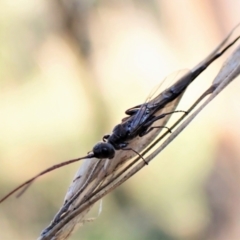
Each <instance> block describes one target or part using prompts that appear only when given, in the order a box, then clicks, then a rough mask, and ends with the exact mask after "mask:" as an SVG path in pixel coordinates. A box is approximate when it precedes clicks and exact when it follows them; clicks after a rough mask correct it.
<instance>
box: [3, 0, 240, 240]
mask: <svg viewBox="0 0 240 240" xmlns="http://www.w3.org/2000/svg"><path fill="white" fill-rule="evenodd" d="M239 9H240V6H239V2H238V1H237V0H230V1H228V2H226V1H221V0H216V1H206V0H204V1H200V0H199V1H187V0H181V1H167V0H152V1H143V0H134V1H133V0H132V1H131V0H129V1H109V0H101V1H100V0H99V1H96V0H95V1H93V0H91V1H90V0H89V1H87V0H84V1H83V0H81V1H80V0H78V1H77V0H70V1H64V0H54V1H43V0H42V1H40V0H36V1H29V0H19V1H12V0H8V1H6V0H3V1H1V3H0V69H1V71H0V116H1V121H0V132H1V134H0V159H1V168H0V174H1V184H0V193H1V195H4V194H5V193H7V192H8V191H9V190H11V189H12V188H13V187H15V186H16V185H18V184H20V183H21V182H23V181H25V180H26V179H28V178H30V177H32V176H33V175H34V174H36V173H38V172H39V171H41V170H42V169H44V168H46V167H48V166H50V165H53V164H55V163H58V162H60V161H63V160H66V159H70V158H75V157H77V156H83V155H85V154H86V152H88V151H90V150H91V147H92V146H93V145H94V143H95V142H96V141H99V140H101V137H102V136H103V135H104V134H105V133H109V132H111V129H112V128H113V127H114V125H116V124H117V123H118V122H120V120H121V119H122V118H123V117H124V114H123V113H124V111H125V110H126V109H127V108H130V107H131V106H134V105H136V104H139V103H141V102H144V101H145V99H146V97H147V96H148V94H149V92H150V91H151V89H152V88H153V87H154V86H155V85H158V84H160V82H161V80H162V79H164V76H166V75H167V74H169V73H171V72H172V71H174V70H176V69H179V68H185V67H192V66H194V65H195V64H197V63H198V62H199V61H201V59H203V58H204V57H205V56H206V55H207V54H208V53H209V52H210V51H211V50H212V49H213V48H214V47H215V46H216V45H217V44H218V43H219V42H220V40H221V39H222V38H223V37H224V36H225V35H226V33H227V32H229V30H230V29H232V27H233V26H235V25H236V23H237V22H238V21H239ZM220 64H221V61H218V63H216V64H214V66H213V67H212V68H211V69H210V70H208V71H207V72H206V73H204V74H203V76H202V77H201V80H202V81H200V80H198V82H197V83H196V84H197V85H196V84H195V83H194V84H193V87H190V88H189V91H188V92H187V94H186V97H185V98H184V99H183V102H182V104H181V105H180V106H179V109H184V110H185V109H187V107H188V106H190V105H191V103H192V102H193V100H194V99H195V98H196V96H197V95H198V94H200V93H201V90H203V89H204V87H206V86H207V85H208V83H209V82H210V81H211V80H212V79H213V77H214V75H215V74H216V72H217V71H218V69H219V67H220ZM234 84H235V87H234V88H233V87H229V88H228V89H227V90H226V91H225V93H224V94H222V95H221V96H220V97H219V98H218V99H217V101H215V102H214V103H213V104H212V105H211V106H210V107H209V108H208V109H206V110H205V111H204V112H203V113H202V115H201V116H200V117H199V118H198V119H196V120H195V122H194V123H192V124H191V125H190V127H189V128H188V129H186V131H185V132H184V133H183V134H182V135H181V136H180V137H179V138H178V139H177V140H176V141H175V142H173V144H171V146H169V147H168V149H166V151H164V152H163V154H161V156H159V157H158V158H157V159H156V160H155V161H154V162H153V163H152V164H150V165H149V166H148V167H146V168H145V169H144V170H143V171H141V172H140V173H139V174H138V175H137V176H135V177H134V178H133V179H131V180H130V181H128V182H127V183H125V184H124V185H123V186H121V187H120V188H119V189H117V190H116V191H114V192H113V193H111V194H110V195H109V196H108V197H106V198H105V199H104V200H103V212H102V213H101V215H100V216H99V217H98V218H97V219H96V220H95V222H93V223H89V224H86V226H84V227H82V228H81V229H80V230H79V231H78V232H77V233H75V235H73V236H72V238H71V239H73V240H74V239H79V238H81V239H89V240H90V239H96V238H97V239H114V240H117V239H131V240H134V239H152V240H154V239H161V240H173V239H216V240H221V239H232V240H234V239H239V235H240V233H239V230H238V228H237V224H236V221H238V220H237V217H236V215H237V213H238V204H237V202H239V201H238V199H239V196H238V195H239V194H238V192H239V188H238V186H236V185H235V183H236V182H237V180H238V179H237V177H236V176H237V175H239V174H238V171H239V170H238V171H237V170H236V169H239V156H240V154H239V150H237V149H238V148H237V143H238V142H239V135H240V134H239V127H238V125H239V120H240V111H239V93H238V89H239V82H235V83H234ZM194 86H195V87H194ZM220 157H221V158H220ZM223 158H224V159H225V160H223ZM78 166H79V165H78V164H75V165H72V166H69V167H66V168H64V169H60V170H58V171H56V172H55V173H51V174H49V175H48V176H46V177H44V178H43V179H42V180H39V181H38V182H36V183H34V184H33V186H31V188H30V189H29V190H28V191H27V192H26V193H25V194H24V196H22V197H21V198H20V199H15V198H13V197H12V198H11V199H8V200H7V201H6V202H5V203H3V204H2V205H1V206H0V216H1V217H0V222H1V229H3V230H2V231H1V233H0V239H6V240H8V239H11V240H12V239H19V240H21V239H24V240H27V239H36V238H37V236H38V235H39V233H40V231H41V230H42V229H43V228H44V227H45V226H46V225H47V224H48V223H49V222H50V221H51V219H52V218H53V216H54V214H55V213H56V212H57V211H58V208H59V206H60V205H61V203H62V201H63V197H64V194H65V192H66V190H67V187H68V185H69V183H70V181H71V179H72V178H73V174H74V172H75V171H76V168H78ZM232 166H233V167H232ZM225 169H228V171H227V172H225V171H224V170H225ZM216 173H220V174H216ZM235 177H236V178H235ZM235 179H236V180H235ZM223 180H224V181H223ZM230 180H231V181H230ZM222 182H224V183H225V184H224V187H223V183H222ZM210 183H214V184H212V185H211V184H210ZM209 184H210V185H209ZM234 185H235V187H233V186H234ZM212 186H213V187H212ZM215 187H216V188H215ZM219 189H220V190H219ZM221 189H222V191H223V192H221ZM225 191H226V194H227V195H228V198H223V197H222V196H224V195H225V194H224V193H225ZM219 198H221V199H223V201H222V202H219V201H218V199H219ZM229 202H230V203H232V204H229ZM233 203H234V204H233ZM230 205H231V206H232V207H231V208H230V207H229V206H230ZM97 207H98V206H96V209H95V211H93V212H92V213H91V214H90V216H97V215H98V209H97ZM220 210H221V211H222V212H221V213H219V212H220ZM226 216H227V219H230V220H231V226H230V225H229V224H227V223H226V221H221V219H223V218H225V217H226ZM230 220H229V221H230ZM228 236H231V237H228Z"/></svg>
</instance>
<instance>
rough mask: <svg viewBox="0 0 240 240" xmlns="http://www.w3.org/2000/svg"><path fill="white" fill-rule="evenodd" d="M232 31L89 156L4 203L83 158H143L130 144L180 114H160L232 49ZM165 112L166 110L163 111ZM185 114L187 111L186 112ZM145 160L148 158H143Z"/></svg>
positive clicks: (131, 112) (130, 114) (134, 111)
mask: <svg viewBox="0 0 240 240" xmlns="http://www.w3.org/2000/svg"><path fill="white" fill-rule="evenodd" d="M231 34H232V32H231V33H230V34H229V35H228V36H227V37H226V38H225V39H224V40H223V42H222V43H221V44H220V45H219V46H218V47H217V48H216V49H215V50H214V51H213V52H212V53H211V54H210V55H209V56H208V57H207V58H206V59H205V60H204V61H203V62H201V63H200V64H198V65H197V66H196V67H195V68H193V69H192V70H191V71H189V72H188V73H187V74H185V75H184V76H183V77H181V78H180V79H179V80H178V81H177V82H176V83H174V84H173V85H172V86H171V87H169V88H167V89H166V90H164V91H163V92H162V93H160V94H159V95H158V96H156V97H155V98H154V99H152V100H150V101H148V102H146V103H144V104H141V105H137V106H135V107H133V108H130V109H128V110H127V111H126V112H125V113H126V114H127V115H128V116H127V117H125V118H124V119H123V120H122V122H121V123H120V124H118V125H116V126H115V128H114V129H113V131H112V133H111V134H110V135H105V136H103V141H102V142H99V143H97V144H96V145H95V146H94V147H93V149H92V151H91V152H90V153H88V155H87V156H85V157H81V158H76V159H72V160H68V161H65V162H62V163H59V164H56V165H54V166H52V167H50V168H48V169H46V170H44V171H42V172H41V173H39V174H38V175H36V176H35V177H33V178H31V179H29V180H28V181H26V182H24V183H23V184H21V185H20V186H18V187H17V188H15V189H14V190H13V191H11V192H10V193H9V194H7V195H6V196H5V197H3V198H2V199H1V200H0V203H1V202H3V201H4V200H5V199H6V198H8V197H9V196H10V195H12V194H13V193H14V192H16V191H17V190H19V189H21V188H22V187H24V186H25V189H26V188H27V187H28V186H29V185H30V184H31V183H32V182H33V181H34V180H35V179H36V178H38V177H40V176H41V175H44V174H46V173H48V172H50V171H53V170H54V169H56V168H60V167H62V166H65V165H68V164H70V163H73V162H77V161H79V160H82V159H87V158H94V157H95V158H98V159H104V158H108V159H112V158H114V156H115V151H116V150H132V151H134V152H135V153H136V154H138V155H139V156H140V157H141V155H140V154H139V153H138V152H136V151H135V150H134V149H132V148H127V146H128V144H129V141H131V140H133V139H134V138H136V137H137V136H139V137H143V136H144V135H146V134H148V133H149V132H151V130H152V129H154V128H164V126H152V124H153V123H154V122H156V121H157V120H159V119H161V118H164V117H165V116H166V115H169V114H172V113H174V112H177V111H172V112H167V113H160V115H159V113H158V112H159V110H161V109H164V108H165V106H166V105H167V104H169V103H171V102H172V101H174V100H175V99H177V98H178V97H180V96H181V95H182V94H183V92H184V91H185V90H186V88H187V87H188V86H189V84H190V83H191V82H192V81H193V80H194V79H195V78H196V77H198V76H199V75H200V74H201V73H202V72H203V71H204V70H205V69H206V68H207V67H208V66H209V65H210V64H211V63H213V62H214V61H215V60H216V59H217V58H219V57H220V56H221V55H222V54H223V53H224V52H225V51H226V50H227V49H229V48H230V47H231V46H232V45H233V44H234V43H235V42H236V41H237V40H238V39H239V38H240V37H237V38H236V39H235V40H233V41H232V42H231V43H230V44H228V45H227V46H226V47H225V48H223V50H221V48H222V47H223V46H224V44H225V43H226V41H227V40H228V39H229V37H230V36H231ZM161 112H162V111H161ZM182 112H183V111H182ZM143 160H144V159H143Z"/></svg>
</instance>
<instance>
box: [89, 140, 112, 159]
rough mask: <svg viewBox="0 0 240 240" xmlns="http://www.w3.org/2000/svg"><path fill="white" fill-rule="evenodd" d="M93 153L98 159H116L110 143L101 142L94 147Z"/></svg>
mask: <svg viewBox="0 0 240 240" xmlns="http://www.w3.org/2000/svg"><path fill="white" fill-rule="evenodd" d="M93 153H94V156H95V157H96V158H109V159H111V158H114V156H115V149H114V147H113V146H112V145H111V144H110V143H105V142H99V143H97V144H96V145H95V146H94V147H93Z"/></svg>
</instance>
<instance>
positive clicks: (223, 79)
mask: <svg viewBox="0 0 240 240" xmlns="http://www.w3.org/2000/svg"><path fill="white" fill-rule="evenodd" d="M238 26H239V25H238ZM232 32H233V31H232ZM232 32H231V33H230V34H229V35H228V36H227V38H226V39H225V40H224V41H223V42H222V43H221V44H220V45H219V46H218V47H217V48H216V49H215V50H214V51H213V52H212V53H211V54H210V55H209V56H208V57H207V58H206V59H205V60H204V61H202V62H201V64H199V65H197V66H196V67H195V68H194V69H196V68H199V66H201V65H203V64H206V63H207V62H208V61H209V59H211V58H212V57H213V56H215V55H216V54H217V53H218V52H219V51H220V50H221V49H222V48H223V47H224V45H225V44H226V42H227V41H228V40H229V37H230V36H231V34H232ZM239 62H240V48H238V49H237V51H235V52H234V54H233V55H232V56H231V57H230V58H229V60H228V61H227V62H226V64H225V65H224V66H223V68H222V69H221V71H220V72H219V74H218V76H217V77H216V78H215V80H214V82H213V85H212V86H211V87H210V88H209V89H210V90H208V91H207V92H205V93H204V94H203V95H202V96H201V97H200V100H202V99H203V98H204V97H205V96H207V95H208V94H211V95H210V96H209V97H208V99H207V100H206V101H205V102H204V103H203V104H202V105H201V106H200V107H199V108H198V109H197V110H196V111H195V112H194V113H193V114H191V115H190V116H189V114H188V118H187V120H185V121H184V122H183V123H182V124H181V125H180V126H179V127H178V128H177V129H176V130H175V131H174V132H173V133H172V134H171V135H170V136H169V137H168V138H167V139H166V140H165V141H164V142H163V143H162V144H161V145H160V146H159V147H158V148H157V149H156V150H154V151H153V152H152V153H148V151H149V149H148V150H147V151H146V152H144V153H143V155H144V154H146V153H147V154H148V156H147V157H146V158H145V160H146V161H147V162H150V161H151V160H152V159H153V158H154V157H155V156H156V155H157V154H159V153H160V152H161V151H162V150H163V149H164V148H165V147H166V146H167V145H168V144H169V143H170V142H171V141H172V140H173V139H174V138H175V137H176V136H177V135H178V134H179V133H180V132H181V131H182V130H183V129H184V128H185V127H186V126H187V125H188V124H189V123H190V122H191V121H192V120H193V119H194V118H195V116H196V115H197V114H198V113H199V112H200V111H201V110H202V109H203V108H204V107H205V106H206V105H207V104H208V103H209V102H210V101H211V100H212V99H213V98H214V97H215V96H216V95H217V94H218V93H219V92H220V91H222V90H223V89H224V88H225V87H226V86H227V84H228V83H229V82H230V81H232V80H233V79H234V78H235V77H236V76H237V75H238V74H239V71H240V66H239V65H240V64H239ZM194 69H193V70H194ZM181 96H182V95H181ZM181 96H179V98H177V99H175V100H174V101H173V102H171V104H173V105H171V104H167V106H166V108H168V109H167V110H166V112H167V111H173V110H174V109H175V107H176V106H177V104H178V102H179V101H180V99H181ZM200 100H199V101H197V103H196V104H194V106H193V107H192V108H191V109H190V110H189V113H190V112H191V111H192V110H193V108H194V107H196V106H197V104H198V103H199V102H200ZM161 113H162V110H159V112H157V113H156V115H160V114H161ZM169 118H170V115H169V116H167V117H165V118H163V119H160V120H158V121H156V123H154V125H155V126H163V125H165V124H166V123H167V121H168V120H169ZM182 119H183V118H181V120H182ZM179 123H180V121H179V122H178V123H177V124H179ZM177 124H176V125H177ZM161 130H162V129H159V128H155V129H154V130H153V131H152V132H151V134H147V135H145V136H144V137H136V138H135V139H133V140H131V141H130V143H129V147H132V148H133V149H134V150H136V151H138V152H142V151H143V150H144V149H145V148H146V147H147V146H149V144H150V143H152V142H153V140H154V139H155V138H156V137H157V135H158V134H159V133H160V132H161ZM165 135H166V134H165ZM165 135H164V136H165ZM136 143H137V144H136ZM152 147H153V146H152V145H151V146H150V148H152ZM135 156H136V154H135V153H134V152H131V151H124V150H119V151H117V152H116V155H115V157H114V158H113V159H111V160H108V159H101V160H99V159H95V158H93V159H87V160H85V161H84V162H83V164H82V166H81V167H80V169H79V170H78V172H77V174H76V175H75V177H74V180H73V182H72V184H71V186H70V187H69V189H68V192H67V194H66V197H65V200H64V205H63V206H62V208H61V209H60V210H59V212H58V214H57V215H56V216H55V218H54V220H53V221H52V223H51V224H50V225H49V227H48V228H46V229H45V230H44V231H43V233H42V234H41V236H40V237H39V238H38V239H39V240H50V239H51V240H53V239H54V240H65V239H68V238H69V236H70V234H71V233H72V232H73V231H74V229H77V226H78V225H79V224H80V225H83V224H84V223H85V222H86V221H88V219H87V217H86V215H87V214H88V212H89V211H90V209H91V208H92V207H93V205H94V204H95V203H96V202H97V201H98V200H100V199H102V198H103V197H104V196H105V195H106V194H108V193H109V192H111V191H112V190H113V189H115V188H116V187H118V186H119V185H121V184H122V183H123V182H125V181H126V180H127V179H129V178H130V177H132V176H133V175H134V174H135V173H137V172H138V171H139V170H140V169H141V168H143V167H144V166H145V164H144V162H143V161H142V159H141V158H139V157H138V158H136V159H133V160H130V159H131V158H133V157H135Z"/></svg>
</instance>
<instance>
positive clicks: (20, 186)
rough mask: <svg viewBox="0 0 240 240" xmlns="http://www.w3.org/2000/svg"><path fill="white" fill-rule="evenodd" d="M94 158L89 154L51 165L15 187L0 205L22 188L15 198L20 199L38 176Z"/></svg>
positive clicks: (0, 201) (1, 200)
mask: <svg viewBox="0 0 240 240" xmlns="http://www.w3.org/2000/svg"><path fill="white" fill-rule="evenodd" d="M93 157H94V154H93V153H92V154H89V155H87V156H85V157H81V158H75V159H71V160H68V161H64V162H61V163H58V164H56V165H53V166H52V167H50V168H47V169H45V170H44V171H42V172H40V173H39V174H37V175H36V176H34V177H32V178H31V179H29V180H27V181H26V182H24V183H23V184H21V185H19V186H18V187H16V188H15V189H13V190H12V191H11V192H9V193H8V194H7V195H6V196H4V197H3V198H2V199H0V203H2V202H3V201H5V200H6V199H7V198H9V197H10V196H11V195H12V194H14V193H15V192H17V191H18V190H19V189H21V188H23V187H24V188H23V189H22V191H21V192H20V193H19V194H18V195H17V197H20V196H21V195H22V194H23V193H24V192H25V191H26V190H27V189H28V188H29V187H30V185H31V184H32V183H33V181H35V180H36V179H37V178H39V177H40V176H42V175H44V174H46V173H48V172H51V171H53V170H55V169H57V168H61V167H63V166H66V165H68V164H71V163H74V162H78V161H80V160H83V159H87V158H93Z"/></svg>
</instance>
